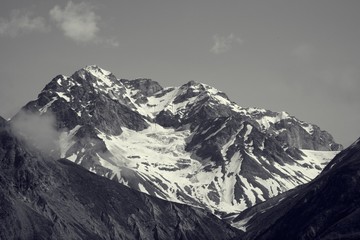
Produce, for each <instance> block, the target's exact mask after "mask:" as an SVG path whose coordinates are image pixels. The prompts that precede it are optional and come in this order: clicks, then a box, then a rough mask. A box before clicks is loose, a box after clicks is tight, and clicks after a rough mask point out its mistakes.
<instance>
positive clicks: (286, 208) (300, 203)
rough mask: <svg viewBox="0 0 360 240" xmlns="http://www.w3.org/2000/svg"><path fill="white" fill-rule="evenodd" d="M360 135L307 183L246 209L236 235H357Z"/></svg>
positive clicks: (354, 236) (236, 222) (342, 236)
mask: <svg viewBox="0 0 360 240" xmlns="http://www.w3.org/2000/svg"><path fill="white" fill-rule="evenodd" d="M359 184H360V139H358V140H357V141H356V142H355V143H354V144H352V145H351V146H350V147H349V148H347V149H345V150H344V151H342V152H341V153H339V154H338V155H337V156H336V157H335V158H334V159H333V160H332V161H331V162H330V163H329V165H328V166H327V167H326V168H325V169H324V171H323V172H322V173H321V174H320V175H319V176H318V177H317V178H316V179H314V180H313V181H311V182H310V183H308V184H306V185H304V186H300V187H298V188H296V189H294V190H292V191H289V192H287V193H285V194H283V195H281V196H278V197H276V198H274V199H271V200H269V201H267V202H265V203H261V204H259V205H256V206H254V207H253V208H250V209H247V210H246V211H244V212H243V213H242V214H241V215H240V216H238V217H237V218H235V220H234V222H235V223H234V224H235V225H237V226H238V227H239V228H240V229H242V230H245V231H246V236H245V237H244V236H242V237H240V238H239V239H359V238H360V224H359V221H358V220H359V217H360V215H359V214H360V190H359Z"/></svg>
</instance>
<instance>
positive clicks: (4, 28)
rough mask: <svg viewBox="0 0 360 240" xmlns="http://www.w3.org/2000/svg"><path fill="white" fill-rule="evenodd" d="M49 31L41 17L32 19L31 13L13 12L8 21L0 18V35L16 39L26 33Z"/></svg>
mask: <svg viewBox="0 0 360 240" xmlns="http://www.w3.org/2000/svg"><path fill="white" fill-rule="evenodd" d="M47 30H49V27H48V26H47V24H46V21H45V19H44V18H43V17H40V16H37V17H34V16H33V14H32V13H31V12H28V11H21V10H13V11H12V12H11V13H10V18H9V19H3V18H0V35H6V36H11V37H16V36H18V35H19V34H21V33H26V32H34V31H39V32H45V31H47Z"/></svg>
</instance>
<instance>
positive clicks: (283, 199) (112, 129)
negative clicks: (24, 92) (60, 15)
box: [0, 65, 360, 239]
mask: <svg viewBox="0 0 360 240" xmlns="http://www.w3.org/2000/svg"><path fill="white" fill-rule="evenodd" d="M254 97H256V93H255V92H254ZM0 120H1V121H0V161H1V162H0V163H1V165H2V166H1V168H2V170H1V171H0V180H1V181H0V184H1V185H0V186H1V189H0V190H1V191H0V194H1V195H0V201H1V203H2V204H1V206H2V208H1V209H0V221H1V222H2V224H1V227H2V230H1V233H0V237H1V238H4V239H8V238H19V239H29V238H30V239H31V238H33V239H58V238H61V237H62V236H65V235H66V236H69V239H79V238H80V239H84V238H86V239H334V238H335V239H336V237H339V236H340V237H348V238H353V239H356V237H358V236H359V235H358V234H357V229H360V228H359V227H358V225H357V224H356V216H357V215H356V214H357V213H356V212H357V208H358V205H357V198H358V196H357V190H356V189H355V188H356V186H357V175H358V174H357V172H358V170H357V169H358V166H357V161H356V160H358V158H359V141H357V142H355V143H354V144H353V145H351V146H350V147H349V148H347V149H345V150H344V151H341V150H342V149H343V147H342V146H341V145H340V144H338V143H336V142H335V141H334V139H333V137H332V136H331V135H330V134H329V133H328V132H326V131H324V130H321V129H320V128H319V127H318V126H316V125H314V124H310V123H307V122H304V121H301V120H299V119H297V118H296V117H294V116H291V115H290V114H289V113H287V112H273V111H270V110H265V109H260V108H253V107H241V106H239V105H238V104H236V103H235V102H232V101H231V100H230V99H229V98H228V97H227V95H226V94H225V93H223V92H221V91H219V90H217V89H215V88H213V87H211V86H208V85H206V84H203V83H198V82H195V81H190V82H187V83H185V84H184V85H182V86H178V87H166V88H164V87H162V86H161V85H160V84H159V83H158V82H156V81H153V80H151V79H135V80H127V79H119V78H117V77H116V76H114V74H112V73H111V72H109V71H107V70H104V69H102V68H100V67H98V66H96V65H92V66H87V67H85V68H82V69H80V70H78V71H76V72H75V73H74V74H72V75H71V76H64V75H58V76H56V77H55V78H53V79H52V80H51V81H50V82H49V83H48V84H47V85H46V86H45V87H44V89H43V90H42V91H41V92H40V94H39V95H38V97H37V98H36V99H35V100H33V101H30V102H29V103H27V104H26V105H25V106H24V107H23V108H22V109H21V111H19V112H18V113H17V114H16V115H15V116H14V117H12V118H11V119H10V120H9V121H6V120H4V119H0ZM334 157H335V158H334ZM319 174H320V175H319ZM344 186H345V187H344ZM215 216H217V217H215ZM230 224H231V225H232V226H230Z"/></svg>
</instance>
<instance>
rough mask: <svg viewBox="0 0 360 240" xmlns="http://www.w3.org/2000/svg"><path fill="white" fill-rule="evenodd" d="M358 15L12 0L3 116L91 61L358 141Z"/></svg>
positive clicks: (6, 26) (350, 1) (314, 1)
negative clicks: (191, 84) (212, 91)
mask: <svg viewBox="0 0 360 240" xmlns="http://www.w3.org/2000/svg"><path fill="white" fill-rule="evenodd" d="M359 12H360V1H358V0H342V1H339V0H308V1H307V0H301V1H295V0H279V1H277V0H266V1H265V0H263V1H258V0H249V1H240V0H234V1H226V0H222V1H220V0H219V1H212V0H199V1H196V0H189V1H188V0H181V1H175V0H174V1H171V0H164V1H153V0H144V1H140V0H139V1H137V0H121V1H119V0H102V1H85V0H84V1H77V0H73V1H55V0H34V1H29V0H16V1H13V0H11V1H10V0H5V1H2V3H1V9H0V115H1V116H3V117H5V118H9V117H11V116H12V115H13V114H15V113H16V112H17V111H18V110H19V109H20V107H21V106H23V105H25V104H26V103H27V102H28V101H29V100H32V99H35V98H36V96H37V94H38V93H39V92H40V91H41V89H42V88H43V87H44V86H45V84H46V83H48V82H49V81H50V80H51V79H52V78H53V77H55V76H56V75H58V74H64V75H71V74H72V73H73V72H75V71H76V70H78V69H80V68H82V67H84V66H86V65H92V64H96V65H99V66H100V67H102V68H104V69H107V70H109V71H111V72H113V73H114V74H115V75H116V76H117V77H118V78H128V79H134V78H139V77H146V78H151V79H154V80H156V81H158V82H159V83H160V84H161V85H163V86H164V87H166V86H178V85H182V84H184V83H186V82H187V81H189V80H196V81H199V82H203V83H206V84H209V85H212V86H214V87H216V88H218V89H220V90H222V91H224V92H225V93H227V94H228V96H229V97H230V98H231V99H232V100H233V101H235V102H237V103H238V104H239V105H240V106H243V107H250V106H254V107H262V108H266V109H270V110H274V111H282V110H284V111H287V112H289V113H290V114H291V115H294V116H296V117H298V118H299V119H301V120H304V121H307V122H311V123H315V124H317V125H319V126H320V127H321V128H322V129H324V130H327V131H329V132H330V133H331V134H332V135H333V136H334V137H335V140H337V141H338V142H340V143H342V144H344V145H345V146H347V145H349V144H350V143H352V142H353V141H354V140H356V139H357V138H358V137H360V126H359V124H360V14H359Z"/></svg>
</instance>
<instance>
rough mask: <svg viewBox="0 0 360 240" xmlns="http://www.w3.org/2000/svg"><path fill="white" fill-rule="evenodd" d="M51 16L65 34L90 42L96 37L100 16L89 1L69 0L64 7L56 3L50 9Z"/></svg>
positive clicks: (79, 40)
mask: <svg viewBox="0 0 360 240" xmlns="http://www.w3.org/2000/svg"><path fill="white" fill-rule="evenodd" d="M50 17H51V18H52V19H53V20H55V22H56V23H57V24H58V26H59V27H60V28H61V30H62V31H63V32H64V34H65V36H67V37H69V38H71V39H73V40H75V41H78V42H88V41H94V40H95V39H96V36H97V35H96V34H97V33H98V31H99V27H98V21H99V20H100V17H99V16H98V15H96V14H95V13H94V11H93V7H92V6H91V5H89V4H88V3H85V2H81V3H79V4H76V3H73V2H71V1H70V2H68V3H67V5H66V7H65V8H64V9H61V7H59V6H58V5H56V6H55V7H54V8H53V9H51V10H50Z"/></svg>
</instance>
